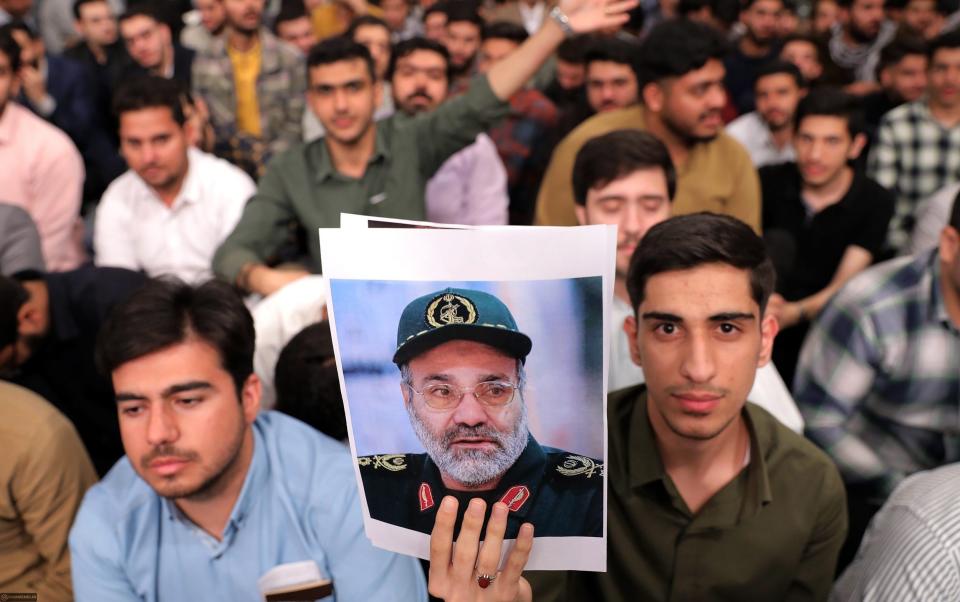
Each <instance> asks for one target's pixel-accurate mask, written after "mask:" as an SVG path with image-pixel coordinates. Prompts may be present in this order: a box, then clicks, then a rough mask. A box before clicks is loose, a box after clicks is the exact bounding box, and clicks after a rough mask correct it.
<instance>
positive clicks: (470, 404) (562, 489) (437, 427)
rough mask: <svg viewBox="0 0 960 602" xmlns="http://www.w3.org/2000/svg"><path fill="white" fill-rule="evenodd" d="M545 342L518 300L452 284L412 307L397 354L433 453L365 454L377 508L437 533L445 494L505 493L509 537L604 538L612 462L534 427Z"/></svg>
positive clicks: (370, 495)
mask: <svg viewBox="0 0 960 602" xmlns="http://www.w3.org/2000/svg"><path fill="white" fill-rule="evenodd" d="M532 347H533V342H532V341H531V339H530V337H529V336H527V335H526V334H524V333H523V332H521V331H520V330H519V328H518V326H517V323H516V321H515V320H514V317H513V315H512V314H511V313H510V310H509V309H508V308H507V306H506V305H505V304H504V303H503V302H502V301H501V300H500V299H498V298H497V297H496V296H494V295H491V294H489V293H486V292H482V291H478V290H467V289H460V288H447V289H444V290H441V291H436V292H434V293H431V294H428V295H424V296H422V297H418V298H416V299H414V300H413V301H411V302H410V303H409V304H407V306H406V308H405V309H404V310H403V312H402V314H401V317H400V322H399V325H398V327H397V347H396V351H395V353H394V356H393V363H395V364H396V365H397V367H398V368H399V370H400V390H401V394H402V396H403V402H404V406H405V408H406V410H407V414H408V415H409V418H410V424H411V425H412V427H413V430H414V432H415V433H416V435H417V437H418V438H419V440H420V441H421V443H422V444H423V447H424V449H425V450H426V453H421V454H377V455H371V456H361V457H360V458H358V462H359V464H360V473H361V477H362V479H363V488H364V492H365V495H366V500H367V506H368V509H369V511H370V516H371V517H372V518H373V519H375V520H379V521H384V522H386V523H390V524H392V525H396V526H400V527H405V528H409V529H413V530H416V531H420V532H422V533H430V531H431V530H432V528H433V525H434V521H435V518H436V512H437V509H438V507H439V504H440V500H441V499H442V498H443V497H444V496H445V495H453V496H455V497H457V498H458V499H459V500H460V505H459V507H460V509H461V510H460V516H459V517H458V521H457V530H459V525H460V522H461V520H462V518H463V511H464V510H465V509H466V508H467V506H468V502H469V500H470V499H471V498H474V497H480V498H483V499H484V500H486V502H487V507H488V508H489V507H491V506H492V505H493V504H494V503H495V502H498V501H500V502H503V503H504V504H505V505H506V506H507V507H508V509H509V510H510V512H509V518H508V522H507V530H506V534H505V537H506V538H508V539H510V538H515V537H516V535H517V531H518V530H519V528H520V525H521V524H522V523H524V522H529V523H532V524H533V525H534V528H535V534H536V536H537V537H565V536H583V537H601V536H602V535H603V499H604V496H603V491H604V479H603V464H602V462H600V461H599V460H596V459H593V458H589V457H587V456H585V455H580V454H576V453H571V452H566V451H562V450H559V449H555V448H551V447H546V446H543V445H541V444H540V443H538V442H537V440H536V438H534V436H533V434H532V433H531V432H530V428H529V425H528V415H527V404H526V401H525V399H524V387H525V385H526V376H525V373H524V365H525V362H526V359H527V356H528V355H529V354H530V351H531V348H532Z"/></svg>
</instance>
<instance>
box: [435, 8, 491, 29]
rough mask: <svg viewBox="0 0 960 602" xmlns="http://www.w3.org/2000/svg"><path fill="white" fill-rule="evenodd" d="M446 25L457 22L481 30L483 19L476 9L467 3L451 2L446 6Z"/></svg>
mask: <svg viewBox="0 0 960 602" xmlns="http://www.w3.org/2000/svg"><path fill="white" fill-rule="evenodd" d="M444 12H446V14H447V25H450V24H451V23H456V22H458V21H466V22H468V23H473V24H474V25H476V26H477V29H479V30H481V31H482V30H483V18H482V17H481V16H480V13H478V12H477V9H476V7H475V6H474V5H473V4H471V3H469V2H453V3H451V4H448V5H447V10H446V11H444Z"/></svg>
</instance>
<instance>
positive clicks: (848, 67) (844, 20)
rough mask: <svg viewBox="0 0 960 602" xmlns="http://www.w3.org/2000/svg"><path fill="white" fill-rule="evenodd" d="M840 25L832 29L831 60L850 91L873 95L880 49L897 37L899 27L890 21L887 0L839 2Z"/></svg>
mask: <svg viewBox="0 0 960 602" xmlns="http://www.w3.org/2000/svg"><path fill="white" fill-rule="evenodd" d="M837 4H838V5H839V7H840V11H839V13H838V19H839V21H838V23H837V25H835V26H834V27H833V28H832V29H831V34H830V40H829V48H830V58H831V59H832V60H833V62H834V63H835V64H836V65H837V67H839V68H840V69H842V70H843V71H845V77H846V80H847V81H846V83H850V82H857V83H856V84H855V85H853V86H851V87H849V88H848V89H847V90H848V91H849V92H851V93H854V94H865V93H868V92H872V91H873V90H874V89H875V88H876V85H875V82H876V81H877V75H876V66H877V60H878V59H879V57H880V49H881V48H883V47H884V46H886V45H887V43H888V42H889V41H890V40H891V39H893V36H894V35H895V34H896V31H897V26H896V25H894V24H893V23H892V22H890V21H887V20H886V16H885V14H884V12H883V0H839V2H838V3H837Z"/></svg>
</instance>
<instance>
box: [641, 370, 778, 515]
mask: <svg viewBox="0 0 960 602" xmlns="http://www.w3.org/2000/svg"><path fill="white" fill-rule="evenodd" d="M634 399H635V408H634V411H633V415H632V417H631V424H630V430H629V442H628V444H627V449H628V450H629V451H628V457H627V474H628V477H629V483H630V488H631V490H633V491H638V490H640V489H643V488H644V487H646V486H648V485H650V484H651V483H654V482H657V481H660V482H662V483H663V486H664V487H665V488H666V490H667V491H669V492H670V493H671V495H676V496H678V497H679V492H677V491H676V488H675V487H674V485H673V483H672V481H670V478H669V476H668V475H667V472H666V470H665V469H664V467H663V460H662V459H661V457H660V450H659V449H658V448H657V444H656V440H655V437H654V433H653V427H652V426H651V425H650V419H649V417H648V416H647V388H646V386H642V387H639V388H638V392H637V395H636V397H634ZM758 412H759V410H758V408H757V407H756V406H754V405H753V404H750V403H747V404H746V406H745V407H744V409H743V417H744V420H745V421H746V424H747V430H748V432H749V433H750V463H749V464H748V465H747V467H746V468H744V472H742V473H741V474H740V475H738V476H737V477H735V478H734V480H733V481H731V482H730V483H728V484H727V485H726V486H725V487H724V488H723V489H721V490H720V491H719V492H717V493H716V494H715V495H714V498H712V499H711V501H710V502H708V503H707V505H706V506H704V509H709V508H710V505H711V502H713V501H715V500H717V498H719V497H720V496H725V494H729V493H730V492H729V491H728V490H729V488H730V487H735V486H736V483H737V481H739V480H741V479H743V478H744V476H745V478H746V481H745V482H746V485H745V488H744V490H743V494H744V495H743V499H742V500H741V502H740V504H739V509H738V510H736V511H733V512H728V511H726V510H722V509H719V508H718V509H717V511H716V512H715V513H714V516H713V517H712V518H711V519H710V520H709V522H711V523H712V524H711V525H710V526H716V527H729V526H734V525H736V524H738V523H739V522H740V521H742V520H746V519H748V518H750V517H752V516H754V515H755V514H756V513H757V512H759V511H760V509H761V508H762V507H763V506H765V505H766V504H768V503H770V502H771V501H773V492H772V491H771V487H770V478H769V475H768V474H767V464H766V455H767V453H768V452H769V451H770V448H771V446H772V444H773V431H772V429H770V428H766V426H765V425H766V424H767V423H766V422H765V421H764V420H763V419H762V416H761V415H760V414H758ZM701 526H706V525H705V523H702V524H701Z"/></svg>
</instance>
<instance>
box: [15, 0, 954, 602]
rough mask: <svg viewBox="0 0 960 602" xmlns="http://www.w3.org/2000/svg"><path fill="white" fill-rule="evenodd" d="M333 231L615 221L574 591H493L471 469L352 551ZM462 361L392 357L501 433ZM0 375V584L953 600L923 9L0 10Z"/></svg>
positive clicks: (526, 536) (489, 545)
mask: <svg viewBox="0 0 960 602" xmlns="http://www.w3.org/2000/svg"><path fill="white" fill-rule="evenodd" d="M341 213H354V214H362V215H369V216H376V217H389V218H402V219H408V220H419V221H430V222H437V223H448V224H464V225H498V226H504V225H520V226H530V225H538V226H574V225H578V224H612V225H616V226H617V255H616V271H615V273H616V281H615V286H614V299H613V303H612V320H611V322H610V323H609V324H608V327H609V329H610V331H609V341H610V350H609V371H608V375H607V377H608V382H609V387H608V388H609V390H610V392H611V394H610V396H609V398H608V400H607V415H608V429H609V431H608V432H609V434H608V442H607V444H608V454H607V457H606V465H605V466H603V467H602V470H603V471H605V474H606V479H607V485H608V489H607V493H606V503H607V510H606V522H605V529H604V528H601V525H600V524H599V523H596V524H594V523H591V525H592V526H591V529H592V531H595V534H596V535H599V534H600V533H601V532H605V534H606V537H607V539H608V558H607V568H608V570H607V571H606V572H603V573H588V572H572V571H571V572H539V571H527V572H524V570H523V569H524V564H525V562H526V558H527V555H528V554H529V552H530V549H531V546H532V545H533V544H532V538H533V536H534V535H536V533H537V524H536V521H533V524H530V523H524V524H523V525H522V526H521V524H520V523H521V521H520V520H519V519H522V518H523V517H522V516H520V517H516V516H514V515H512V514H510V513H511V512H515V510H516V508H514V507H512V506H510V505H505V504H503V503H491V502H492V500H487V501H484V496H483V495H482V494H483V492H484V491H488V492H489V491H492V490H494V489H495V488H496V487H497V486H498V484H499V483H500V481H501V480H502V479H503V475H504V471H502V470H501V471H499V472H498V471H497V470H488V471H487V472H486V473H484V474H487V476H486V477H484V479H481V480H482V481H483V482H480V483H474V482H470V483H469V484H467V485H465V484H464V483H466V482H467V481H463V480H461V481H456V480H453V481H451V482H449V483H448V482H447V481H446V480H444V482H443V485H440V484H439V481H438V484H437V485H436V488H438V489H439V488H441V487H443V486H446V487H447V488H449V489H450V493H451V494H452V495H450V496H447V497H445V498H444V499H443V500H442V501H441V500H440V499H439V496H438V499H437V500H436V505H435V504H434V503H433V501H432V500H431V502H430V506H431V507H432V508H433V509H432V510H431V512H433V513H435V514H431V515H430V517H428V518H429V520H426V519H424V517H423V516H419V515H417V516H418V517H419V518H418V519H417V520H418V521H419V523H418V524H420V526H419V527H418V528H419V529H420V530H422V531H430V530H431V527H433V528H432V531H433V535H432V541H431V559H430V561H429V562H426V561H424V562H422V563H419V562H417V561H416V560H414V559H412V558H409V557H405V556H400V555H396V554H393V553H390V552H386V551H384V550H381V549H378V548H375V547H373V546H372V545H371V543H370V541H369V540H368V539H367V538H366V537H365V535H364V530H363V521H362V509H361V496H360V495H359V494H358V489H357V483H356V475H357V474H360V473H359V472H357V470H356V467H355V466H354V465H353V460H351V455H350V451H349V448H348V446H347V445H345V443H347V438H348V428H347V423H346V419H345V417H344V411H343V407H342V400H341V396H340V385H339V379H338V373H337V367H336V363H335V360H334V352H333V342H332V338H331V334H330V328H329V325H328V323H327V321H326V313H325V308H324V299H323V293H322V291H323V290H324V284H323V278H322V272H323V270H322V257H321V255H320V246H319V239H318V237H317V236H316V231H317V229H318V228H330V227H337V226H338V225H339V219H340V214H341ZM379 251H380V252H382V253H390V249H381V250H379ZM545 252H549V249H545ZM478 260H480V259H479V258H478ZM504 311H507V310H504ZM421 313H422V312H421ZM508 313H509V312H508ZM511 320H512V318H511ZM413 335H415V336H419V333H413ZM451 336H452V335H451ZM453 338H454V339H456V337H453ZM498 340H499V339H491V340H489V341H486V340H485V341H481V342H477V341H473V342H471V343H470V345H465V344H459V345H457V344H453V343H450V344H449V345H450V347H449V349H459V350H461V351H462V350H463V349H466V348H467V347H469V349H470V350H471V352H470V353H466V352H461V351H456V352H452V351H451V352H444V353H436V350H433V351H432V352H431V353H432V354H433V355H431V357H433V356H437V357H438V358H440V359H442V360H443V362H445V365H446V364H451V363H452V364H456V365H460V364H466V363H469V362H470V361H471V357H473V355H477V354H479V355H484V354H486V356H490V357H494V356H496V357H497V358H499V359H498V360H497V361H500V363H502V364H505V365H507V366H508V367H511V366H513V365H514V364H516V370H513V369H507V370H506V371H505V372H504V374H501V375H499V376H498V378H499V379H501V380H498V381H497V383H496V384H497V386H505V387H506V388H507V390H509V391H511V393H512V394H511V395H510V397H509V401H505V402H503V400H502V399H499V398H498V399H497V404H500V403H502V405H504V406H508V408H509V411H510V412H513V413H516V412H518V411H519V410H518V408H522V404H523V403H524V400H523V387H524V377H523V370H522V360H523V357H524V356H525V354H526V352H524V353H523V354H517V353H516V351H515V350H510V349H505V348H501V347H502V345H501V346H500V347H498V345H500V344H499V343H498V342H497V341H498ZM454 343H456V341H454ZM461 343H462V341H461ZM477 348H481V349H480V351H476V349H477ZM437 349H440V348H439V347H438V348H437ZM421 351H422V350H421ZM508 351H509V352H511V353H512V355H511V353H507V355H504V353H506V352H508ZM527 351H529V349H527ZM399 354H400V351H399V348H398V356H399ZM438 361H439V360H438ZM441 363H442V362H441ZM398 366H400V369H401V373H400V376H401V377H402V390H403V391H404V395H403V403H404V404H405V405H406V406H407V408H408V410H410V412H411V416H415V415H419V414H418V412H420V413H422V412H429V413H431V416H432V418H431V421H430V423H431V424H432V425H436V424H441V423H442V422H443V421H446V422H445V424H446V425H447V426H445V427H443V428H448V429H452V430H450V431H448V432H460V431H459V430H457V429H474V428H476V429H492V431H496V430H497V428H498V425H499V424H501V422H502V421H501V419H502V412H504V411H506V410H504V408H503V407H500V406H499V405H497V404H494V403H487V402H486V401H484V399H487V398H492V397H491V396H490V395H486V396H485V395H484V394H482V393H480V392H481V390H482V391H483V392H487V390H488V389H489V387H486V388H481V385H484V384H487V385H489V384H490V383H484V381H483V380H482V376H481V377H480V379H481V382H477V381H476V379H474V380H471V381H470V382H460V381H459V380H457V381H456V382H454V383H452V384H455V385H457V386H460V387H461V397H460V399H459V401H458V402H457V403H444V404H442V407H440V408H438V407H437V403H436V400H434V404H433V405H432V406H431V405H430V401H429V400H428V399H426V398H425V397H424V395H423V393H422V390H423V386H424V385H425V384H426V383H425V381H424V382H421V381H422V379H423V378H425V377H424V376H423V372H424V370H423V369H422V365H419V364H418V366H417V367H416V370H410V369H406V370H405V368H406V365H405V363H403V362H398ZM451 372H453V373H456V374H459V373H460V372H457V370H455V369H454V370H451ZM462 372H463V373H464V374H467V373H470V374H479V372H478V371H477V370H473V371H472V372H471V371H467V370H464V371H462ZM504 375H505V376H504ZM0 379H2V380H0V447H2V449H3V453H2V454H0V594H3V593H17V592H21V593H36V594H37V597H38V599H40V600H71V599H78V600H81V601H86V600H118V601H119V600H134V599H146V600H173V599H193V598H198V597H204V598H212V599H230V600H247V599H249V600H253V599H260V598H259V596H258V591H259V590H258V586H257V579H258V578H259V577H260V576H262V575H264V574H265V573H267V572H268V571H270V570H271V569H273V568H274V567H277V566H282V565H285V564H289V563H295V562H298V561H305V560H309V561H312V562H314V563H315V564H316V566H317V567H318V570H319V573H320V574H321V575H324V576H326V577H327V578H328V579H330V580H332V581H333V587H334V595H335V597H336V599H338V600H372V601H373V600H375V601H380V600H384V601H389V600H397V601H412V600H425V599H427V598H428V597H436V598H441V599H446V600H481V599H482V600H504V601H514V600H521V601H526V600H529V599H531V597H532V599H534V600H538V601H539V600H570V601H573V600H587V599H590V600H593V599H597V600H627V599H631V600H632V599H643V600H646V599H649V600H770V601H780V600H826V599H828V598H829V599H830V600H892V601H897V602H900V601H905V600H916V601H927V600H941V599H942V600H948V599H950V600H953V599H957V598H958V597H960V564H958V563H957V555H958V552H960V507H958V506H957V505H956V502H955V500H956V497H954V496H958V495H960V480H958V479H960V476H958V475H957V474H956V472H957V466H956V463H958V462H960V4H958V3H957V0H813V1H812V2H804V1H801V0H797V1H796V2H795V0H502V1H501V0H379V2H378V1H376V0H369V1H368V0H269V1H267V0H193V3H192V4H191V3H189V2H186V1H185V0H126V1H125V0H0ZM501 381H502V382H501ZM403 387H406V388H403ZM408 389H409V390H408ZM469 391H473V393H472V394H471V393H469ZM514 392H515V393H514ZM481 398H484V399H481ZM748 400H749V403H748ZM597 403H598V404H600V403H601V402H600V400H597ZM511 415H512V414H511ZM477 432H487V431H477ZM442 434H443V433H440V434H439V435H438V437H437V439H438V441H444V443H442V444H441V443H436V446H440V447H442V446H446V448H444V449H438V450H433V449H432V448H431V449H427V456H428V457H429V458H430V459H431V460H432V461H434V462H437V458H436V457H434V453H436V454H441V455H444V457H446V458H447V460H449V458H454V459H456V458H457V457H458V455H457V454H458V453H461V452H462V450H458V448H457V445H459V444H458V443H456V442H455V441H451V440H450V438H449V437H448V438H447V439H444V438H443V437H442V436H440V435H442ZM529 440H530V441H531V442H532V444H528V445H532V446H536V445H537V443H536V441H534V440H533V436H532V434H531V435H530V437H529ZM523 441H526V439H523V440H522V441H521V443H523ZM474 451H476V450H474ZM516 451H517V453H518V454H519V453H520V452H523V451H524V448H523V447H522V446H521V447H520V448H518V450H516ZM537 451H539V448H536V449H534V448H533V447H530V448H527V449H526V452H524V453H529V454H532V453H534V452H537ZM539 453H541V455H542V452H539ZM474 455H476V454H474ZM481 461H482V458H481ZM437 463H438V464H439V462H437ZM446 465H449V461H448V462H447V464H446ZM488 468H489V467H488ZM372 470H373V468H372V467H368V469H367V470H366V472H365V473H364V475H365V476H364V478H365V479H368V478H374V477H376V478H377V479H379V478H380V477H381V476H382V475H380V474H379V473H375V472H371V471H372ZM598 470H599V469H598ZM488 473H489V474H488ZM371 475H372V476H371ZM490 475H492V476H490ZM376 482H377V483H380V481H376ZM383 482H384V483H387V485H386V486H384V487H385V488H386V490H389V489H390V488H391V487H392V485H390V484H389V483H390V481H389V480H387V481H383ZM504 482H506V481H504ZM378 486H379V485H378ZM471 492H474V493H477V497H479V498H481V499H472V500H471V499H470V498H471V495H470V493H471ZM385 495H387V496H388V495H389V492H387V493H386V494H385ZM488 497H489V496H488ZM384 499H385V500H386V501H389V498H388V497H385V498H384ZM599 500H600V498H599V497H598V498H596V499H595V500H594V501H595V502H597V503H599ZM397 503H398V504H399V503H400V502H397ZM434 506H436V507H434ZM488 506H489V507H488ZM539 508H540V511H541V512H542V511H543V510H544V508H546V512H545V513H544V514H543V515H544V516H549V515H550V512H549V507H547V506H543V505H541V506H540V507H539ZM422 511H423V507H422V506H421V508H420V512H421V513H422ZM382 512H384V513H399V514H402V515H404V516H407V515H416V514H417V512H416V508H415V507H410V508H405V507H404V508H400V507H399V506H397V507H390V506H389V504H388V505H387V507H385V508H384V509H383V510H382ZM434 516H435V519H434V518H433V517H434ZM536 516H540V514H536ZM559 516H562V513H556V512H555V513H554V515H553V516H552V518H551V520H552V521H553V522H556V520H558V517H559ZM579 518H583V517H579ZM508 519H509V520H508ZM508 523H509V525H510V528H509V530H507V532H506V535H507V537H508V538H509V539H516V545H515V546H513V547H512V548H510V550H511V551H510V552H509V554H507V556H506V557H505V558H504V559H503V564H502V565H501V564H500V552H501V546H500V543H501V541H502V540H503V538H504V535H505V530H506V525H507V524H508ZM541 523H542V521H541ZM551 525H552V527H551V529H554V530H556V531H557V532H561V531H563V529H556V525H553V523H551ZM544 529H546V530H545V531H544V533H546V534H548V535H549V534H550V533H553V531H551V530H550V529H547V528H546V526H545V525H544V524H541V530H544ZM481 540H482V541H481ZM454 542H456V544H457V545H456V547H454V546H453V544H454ZM498 567H499V568H498Z"/></svg>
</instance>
